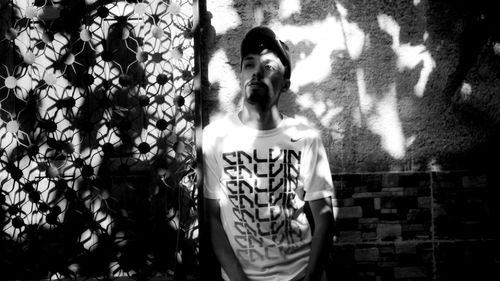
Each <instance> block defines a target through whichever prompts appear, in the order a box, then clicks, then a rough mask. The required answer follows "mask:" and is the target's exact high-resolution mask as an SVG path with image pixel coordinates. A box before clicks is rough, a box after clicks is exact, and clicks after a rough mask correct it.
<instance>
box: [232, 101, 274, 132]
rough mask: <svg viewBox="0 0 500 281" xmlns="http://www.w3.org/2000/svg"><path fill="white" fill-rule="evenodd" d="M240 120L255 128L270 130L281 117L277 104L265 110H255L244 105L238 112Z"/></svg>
mask: <svg viewBox="0 0 500 281" xmlns="http://www.w3.org/2000/svg"><path fill="white" fill-rule="evenodd" d="M238 117H239V118H240V120H241V122H242V123H243V124H245V125H246V126H249V127H251V128H254V129H256V130H272V129H275V128H277V127H278V125H279V123H280V121H281V119H282V118H283V117H282V115H281V113H280V112H279V110H278V107H277V106H272V107H271V108H270V109H267V110H255V109H254V108H249V106H246V105H244V106H243V109H242V110H241V111H240V112H239V113H238Z"/></svg>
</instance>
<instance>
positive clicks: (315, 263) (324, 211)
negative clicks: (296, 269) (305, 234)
mask: <svg viewBox="0 0 500 281" xmlns="http://www.w3.org/2000/svg"><path fill="white" fill-rule="evenodd" d="M309 205H310V207H311V213H312V216H313V219H314V234H313V238H312V245H311V253H310V254H309V264H308V266H307V272H306V277H305V279H304V281H315V280H321V276H322V275H323V272H324V269H325V264H326V262H327V260H328V254H329V251H330V249H331V244H332V242H333V226H334V223H333V209H332V198H331V197H327V198H322V199H317V200H312V201H309Z"/></svg>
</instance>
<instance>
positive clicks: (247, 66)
mask: <svg viewBox="0 0 500 281" xmlns="http://www.w3.org/2000/svg"><path fill="white" fill-rule="evenodd" d="M243 67H244V68H252V67H253V63H247V64H245V65H244V66H243Z"/></svg>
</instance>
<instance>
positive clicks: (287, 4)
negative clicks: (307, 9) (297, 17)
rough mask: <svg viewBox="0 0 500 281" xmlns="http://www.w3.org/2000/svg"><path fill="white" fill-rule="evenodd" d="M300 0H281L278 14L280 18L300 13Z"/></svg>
mask: <svg viewBox="0 0 500 281" xmlns="http://www.w3.org/2000/svg"><path fill="white" fill-rule="evenodd" d="M300 9H301V5H300V0H281V2H280V10H279V15H280V19H286V18H288V17H290V16H291V15H293V14H294V13H300Z"/></svg>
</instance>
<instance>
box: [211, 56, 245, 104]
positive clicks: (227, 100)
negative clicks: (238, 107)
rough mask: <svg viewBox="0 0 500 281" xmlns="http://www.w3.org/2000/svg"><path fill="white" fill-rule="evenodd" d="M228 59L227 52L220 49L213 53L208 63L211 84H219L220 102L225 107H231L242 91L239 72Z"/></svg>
mask: <svg viewBox="0 0 500 281" xmlns="http://www.w3.org/2000/svg"><path fill="white" fill-rule="evenodd" d="M228 61H229V59H228V57H227V55H226V52H225V51H224V50H223V49H219V50H217V51H216V52H215V53H214V54H213V55H212V57H211V58H210V62H209V64H208V69H210V71H209V72H208V80H209V81H210V83H211V84H219V91H218V95H219V102H220V103H221V106H222V107H223V108H230V107H231V106H232V101H233V99H234V97H236V95H238V94H239V91H240V84H239V82H238V81H239V79H238V76H237V73H235V71H234V70H233V68H231V66H230V65H229V64H228V63H227V62H228ZM222 97H224V98H222Z"/></svg>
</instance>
